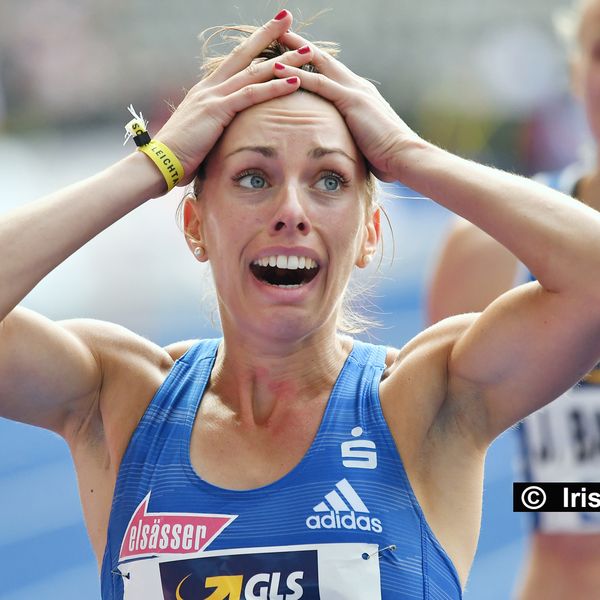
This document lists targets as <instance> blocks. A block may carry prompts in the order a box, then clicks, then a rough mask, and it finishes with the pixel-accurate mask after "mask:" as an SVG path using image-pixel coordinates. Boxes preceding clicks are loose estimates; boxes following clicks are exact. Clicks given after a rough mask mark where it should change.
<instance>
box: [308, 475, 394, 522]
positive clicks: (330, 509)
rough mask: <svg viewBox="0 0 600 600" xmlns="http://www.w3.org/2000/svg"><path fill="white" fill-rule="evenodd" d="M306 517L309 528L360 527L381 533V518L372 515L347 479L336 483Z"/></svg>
mask: <svg viewBox="0 0 600 600" xmlns="http://www.w3.org/2000/svg"><path fill="white" fill-rule="evenodd" d="M313 511H314V512H315V513H316V514H314V515H310V516H309V517H308V518H307V519H306V526H307V527H308V528H309V529H359V530H360V531H373V532H375V533H381V532H382V531H383V527H382V526H381V520H380V519H376V518H373V517H371V516H370V512H369V509H368V508H367V506H366V505H365V503H364V502H363V501H362V500H361V498H360V496H359V495H358V494H357V493H356V491H355V490H354V488H353V487H352V486H351V485H350V483H349V481H348V480H347V479H342V480H341V481H338V482H337V483H336V484H335V488H334V489H333V490H331V492H329V493H328V494H326V495H325V500H323V502H319V504H317V505H316V506H315V507H314V508H313ZM357 513H359V514H357Z"/></svg>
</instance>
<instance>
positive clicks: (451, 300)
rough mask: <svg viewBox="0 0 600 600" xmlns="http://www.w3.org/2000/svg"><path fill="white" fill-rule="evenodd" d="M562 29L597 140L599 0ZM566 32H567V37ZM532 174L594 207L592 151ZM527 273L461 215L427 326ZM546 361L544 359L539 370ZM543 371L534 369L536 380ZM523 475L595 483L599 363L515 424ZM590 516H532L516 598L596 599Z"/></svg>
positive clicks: (599, 189) (599, 557) (599, 536)
mask: <svg viewBox="0 0 600 600" xmlns="http://www.w3.org/2000/svg"><path fill="white" fill-rule="evenodd" d="M570 25H571V27H570V30H571V31H570V32H569V31H568V29H569V23H566V22H563V23H562V27H563V29H564V31H563V33H565V34H566V35H567V36H568V37H569V39H568V40H567V41H569V42H570V44H569V46H570V48H569V50H570V59H571V69H572V78H571V81H572V88H573V93H574V95H575V96H576V97H577V98H578V99H579V100H580V101H581V102H583V105H584V107H585V111H586V115H587V119H588V122H589V129H590V131H591V132H592V134H593V137H594V140H595V142H598V141H599V140H600V1H599V0H584V1H583V2H579V3H577V5H576V6H575V7H574V8H573V12H572V13H571V22H570ZM569 34H571V35H569ZM595 158H596V160H595V162H594V164H592V165H585V166H584V165H582V164H573V165H570V166H569V167H567V168H566V169H563V170H561V171H559V172H555V173H544V174H541V175H539V176H537V177H536V179H538V180H539V181H541V182H543V183H545V184H546V185H548V186H550V187H552V188H554V189H557V190H559V191H561V192H563V193H565V194H568V195H572V196H574V197H576V198H578V199H579V200H581V201H582V202H584V203H585V204H587V205H588V206H590V207H592V208H594V209H596V210H600V155H599V154H598V152H597V151H596V154H595ZM532 279H533V276H532V275H531V274H530V273H529V272H528V271H527V270H526V269H525V268H524V267H523V266H522V265H521V264H520V263H519V261H518V260H517V259H516V258H515V256H514V255H513V254H512V253H511V252H509V251H508V250H507V249H506V248H505V247H504V246H502V245H501V244H499V243H498V242H497V241H496V240H494V239H493V238H491V237H490V236H489V235H487V234H486V233H484V232H483V231H482V230H481V229H479V228H477V227H475V226H474V225H472V224H471V223H469V222H468V221H465V220H458V221H456V223H455V224H454V226H453V229H452V231H451V232H450V234H449V237H448V238H447V240H446V242H445V245H444V247H443V249H442V252H441V255H440V258H439V262H438V264H437V265H436V268H435V271H434V276H433V280H432V282H431V288H430V293H429V298H428V315H429V320H430V322H431V323H435V322H437V321H440V320H441V319H444V318H445V317H448V316H450V315H456V314H461V313H466V312H479V311H482V310H484V309H485V308H486V307H487V306H488V305H489V304H490V303H492V302H493V301H494V300H495V299H496V298H497V297H498V296H500V295H501V294H502V293H504V292H505V291H507V290H508V289H510V288H511V287H513V286H514V285H515V284H519V283H525V282H526V281H530V280H532ZM552 368H554V367H553V365H552V364H551V363H549V364H548V369H552ZM545 375H546V372H545V371H544V370H542V371H540V377H544V376H545ZM518 432H519V436H520V447H521V450H522V457H521V458H522V461H521V465H522V467H523V469H522V473H521V474H520V475H521V479H523V480H525V481H540V482H542V481H582V482H586V481H600V369H598V368H596V369H594V370H593V371H591V372H590V373H589V374H588V375H587V377H585V378H584V379H583V380H582V381H581V383H580V384H579V385H577V386H575V387H574V388H572V389H571V390H569V391H568V392H566V393H565V394H564V395H563V396H561V397H560V398H559V399H558V400H556V401H555V402H552V403H551V404H549V405H547V406H546V407H544V408H543V409H541V410H539V411H538V412H536V413H534V414H533V415H531V416H529V417H528V418H527V419H526V420H525V421H524V422H523V423H522V424H521V426H520V427H519V430H518ZM599 565H600V513H591V512H590V513H584V512H582V513H550V512H549V513H535V516H534V522H533V528H532V535H531V540H530V546H529V554H528V557H527V560H526V563H525V566H524V570H523V573H522V578H521V581H520V584H519V591H518V598H519V599H520V600H554V599H556V600H563V599H565V598H568V599H569V600H579V599H581V600H588V599H591V598H599V597H600V568H599Z"/></svg>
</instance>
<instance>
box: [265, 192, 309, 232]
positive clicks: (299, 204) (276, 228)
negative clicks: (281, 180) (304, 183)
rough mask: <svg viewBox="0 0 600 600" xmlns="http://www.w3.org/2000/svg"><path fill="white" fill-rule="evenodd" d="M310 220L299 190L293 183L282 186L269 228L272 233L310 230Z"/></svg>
mask: <svg viewBox="0 0 600 600" xmlns="http://www.w3.org/2000/svg"><path fill="white" fill-rule="evenodd" d="M310 229H311V227H310V221H309V218H308V215H307V214H306V210H305V207H304V204H303V200H302V197H301V192H300V191H299V190H298V188H297V187H296V186H295V185H291V184H290V185H288V186H285V187H284V188H282V191H281V194H280V197H279V198H278V202H277V208H276V210H275V213H274V214H273V219H272V222H271V226H270V230H271V233H272V234H274V235H275V234H282V233H283V234H292V233H295V232H297V231H299V232H300V233H301V234H302V235H307V234H308V233H309V232H310Z"/></svg>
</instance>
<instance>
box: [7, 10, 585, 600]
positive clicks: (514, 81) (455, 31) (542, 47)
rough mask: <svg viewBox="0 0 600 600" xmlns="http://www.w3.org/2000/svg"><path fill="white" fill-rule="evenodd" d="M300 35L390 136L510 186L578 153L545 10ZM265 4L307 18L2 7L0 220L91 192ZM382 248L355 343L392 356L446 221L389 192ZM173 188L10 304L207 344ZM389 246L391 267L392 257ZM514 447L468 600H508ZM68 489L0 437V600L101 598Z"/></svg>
mask: <svg viewBox="0 0 600 600" xmlns="http://www.w3.org/2000/svg"><path fill="white" fill-rule="evenodd" d="M327 5H328V6H329V7H331V8H332V9H333V10H332V11H331V12H329V13H326V14H324V15H322V16H321V17H320V18H319V19H318V20H317V23H316V24H315V25H314V26H312V27H311V28H310V31H311V32H312V38H313V39H333V40H336V41H339V42H341V44H342V49H343V53H342V58H343V60H344V61H345V62H347V64H349V66H351V67H352V68H354V69H355V70H356V71H358V72H359V73H361V74H363V75H365V76H368V77H369V78H371V79H373V80H376V81H380V82H381V89H382V91H383V93H384V95H385V96H386V98H387V99H388V100H389V101H390V103H391V104H392V105H393V106H394V107H395V108H396V110H397V111H398V112H399V114H401V115H402V116H403V117H404V118H405V119H406V121H407V122H408V123H409V124H410V125H411V126H412V127H414V128H415V129H416V130H417V131H418V132H419V133H420V134H422V135H423V136H424V137H426V138H428V139H430V140H432V141H434V142H436V143H438V144H441V145H442V146H444V147H446V148H448V149H450V150H452V151H455V152H457V153H459V154H461V155H463V156H467V157H472V158H474V159H477V160H480V161H483V162H486V163H488V164H493V165H496V166H499V167H502V168H507V169H510V170H513V171H516V172H519V173H522V174H525V175H529V174H531V173H534V172H536V171H538V170H542V169H550V168H555V167H559V166H562V165H564V164H566V163H567V162H569V161H571V160H572V159H573V158H574V157H575V156H576V154H577V152H578V148H580V147H581V146H582V142H583V141H584V140H585V137H586V132H585V127H584V126H583V125H582V117H581V114H580V111H579V108H578V107H577V106H576V105H575V104H574V103H573V102H572V101H571V100H570V96H569V90H568V73H567V68H566V59H565V54H564V50H563V48H562V47H561V45H560V43H559V42H558V40H557V38H556V36H555V35H554V33H553V30H552V23H551V16H552V14H553V11H555V10H556V9H560V8H564V7H565V6H568V4H567V3H565V2H561V1H559V0H528V2H527V3H525V2H521V1H518V0H504V1H502V2H500V1H499V0H498V1H496V0H490V1H488V2H485V3H481V2H477V0H453V1H452V2H441V1H440V0H418V1H417V0H397V1H384V0H376V1H372V2H371V3H369V5H368V6H367V4H366V3H364V4H357V5H356V7H354V8H353V10H348V8H347V6H348V5H347V3H345V2H342V0H332V1H330V2H328V3H327ZM282 6H286V7H287V8H289V9H291V10H292V11H293V12H294V13H295V15H299V14H301V15H302V16H304V17H310V16H311V15H314V14H315V13H316V12H317V11H318V10H319V9H320V8H321V6H320V5H319V3H318V2H312V1H308V0H306V1H304V2H301V1H299V2H287V3H281V2H263V3H261V4H260V6H259V7H258V10H256V9H255V8H254V7H252V8H251V7H244V6H240V5H234V4H233V3H228V2H221V3H218V5H217V4H212V3H208V2H206V1H193V0H172V1H171V2H169V3H166V2H161V1H160V0H152V1H150V0H144V1H143V2H142V0H103V2H101V3H100V2H97V1H96V2H95V1H93V0H80V1H79V2H78V3H77V4H75V3H73V2H71V1H69V0H19V1H17V0H2V2H1V3H0V157H2V160H0V181H2V194H1V197H0V212H5V211H7V210H9V209H11V208H14V207H16V206H20V205H22V204H25V203H27V202H29V201H31V200H33V199H35V198H37V197H39V196H40V195H43V194H45V193H48V192H50V191H52V190H55V189H57V188H59V187H61V186H64V185H66V184H68V183H71V182H73V181H76V180H77V179H79V178H82V177H85V176H88V175H91V174H93V173H94V172H96V171H98V170H100V169H102V168H103V167H105V166H107V165H108V164H110V163H111V162H112V161H114V160H116V159H118V158H119V157H120V156H123V155H124V154H125V153H127V152H130V151H131V148H123V147H121V140H122V139H123V129H122V124H124V123H125V122H126V121H127V120H128V113H127V112H126V106H127V105H128V104H129V103H131V102H133V103H134V105H135V106H136V108H137V109H139V110H142V111H143V112H144V114H145V116H146V117H149V118H150V121H151V130H153V131H156V129H157V128H158V127H159V126H160V123H161V121H163V120H164V119H165V118H166V116H167V115H168V108H167V105H166V103H165V102H163V100H166V99H168V100H171V101H173V102H175V103H176V102H177V101H178V100H180V99H181V97H182V93H183V91H182V90H183V88H186V87H187V88H189V87H191V85H193V83H194V81H195V79H196V76H197V60H196V58H195V57H197V56H198V55H199V53H200V49H199V43H198V41H197V40H196V34H197V33H198V32H199V31H200V30H202V29H204V28H205V27H209V26H212V25H215V24H223V23H233V22H261V21H262V20H263V19H266V18H269V17H271V16H272V15H273V14H275V13H276V12H277V11H278V10H279V9H280V8H281V7H282ZM387 191H388V192H389V194H386V196H387V199H386V201H385V206H386V210H387V212H388V214H389V216H390V220H391V223H392V228H393V231H394V244H392V238H391V234H390V232H389V231H385V232H384V236H385V245H384V251H383V254H384V256H383V261H382V265H381V267H380V268H379V269H376V268H375V266H374V267H373V268H372V269H371V270H370V272H369V273H368V274H367V275H366V277H367V280H368V282H369V283H372V285H373V292H372V295H371V296H370V299H369V301H368V310H369V311H373V312H374V314H373V315H372V316H374V317H376V318H377V319H378V320H379V321H380V322H381V323H382V326H381V327H380V328H377V329H375V330H373V331H372V332H370V333H369V334H367V335H366V336H362V337H365V338H366V339H368V340H370V341H376V342H380V343H387V344H391V345H395V346H401V345H402V344H404V343H405V342H406V341H407V340H408V339H410V337H412V336H413V335H414V334H416V333H417V332H419V331H420V330H421V329H422V328H423V327H424V326H425V320H424V311H423V300H424V294H425V290H426V286H427V281H428V277H429V275H430V271H431V267H432V263H433V260H434V258H435V255H436V252H437V250H438V248H439V244H440V243H441V240H442V238H443V235H444V232H445V231H446V228H447V226H448V224H449V223H450V219H451V216H450V215H449V214H448V213H447V212H446V211H445V210H444V209H442V208H440V207H438V206H437V205H435V204H434V203H432V202H431V201H428V200H425V199H421V198H416V197H414V195H413V194H411V192H410V191H409V190H406V189H404V188H402V187H401V186H397V187H392V188H389V189H388V190H387ZM181 196H182V191H181V190H175V191H173V192H171V193H170V194H169V195H168V196H167V197H166V198H163V199H160V200H154V201H151V202H149V203H147V204H146V205H145V206H143V207H141V208H140V209H138V210H137V211H136V212H135V213H133V214H131V215H129V216H127V217H126V218H124V219H123V220H122V221H120V222H119V223H117V224H116V225H114V226H113V227H111V228H110V229H109V230H108V231H106V232H105V233H103V234H102V235H100V236H99V237H98V238H97V239H95V240H93V241H92V242H90V243H89V244H88V245H87V246H86V247H84V248H83V249H82V250H80V251H79V252H78V253H77V254H76V255H74V256H73V257H71V258H70V259H69V260H67V261H66V262H65V263H64V264H63V265H61V266H60V267H59V268H58V269H57V270H56V271H55V272H54V273H52V275H51V276H49V277H48V278H47V279H46V280H45V281H43V282H42V283H41V284H40V285H39V286H38V287H37V288H36V289H35V290H34V291H33V292H32V293H31V294H30V295H29V296H28V297H27V298H26V299H25V301H24V304H25V305H26V306H28V307H30V308H33V309H35V310H38V311H40V312H41V313H43V314H45V315H47V316H48V317H50V318H54V319H65V318H71V317H93V318H98V319H107V320H111V321H114V322H117V323H120V324H122V325H124V326H126V327H129V328H130V329H132V330H134V331H136V332H138V333H140V334H141V335H143V336H146V337H148V338H149V339H152V340H154V341H155V342H157V343H159V344H167V343H170V342H173V341H176V340H178V339H184V338H191V337H203V336H214V335H217V334H218V330H216V329H215V328H214V327H213V325H212V324H211V313H212V309H211V308H210V307H209V305H208V306H207V300H206V289H207V278H208V277H209V275H208V273H207V272H205V271H202V270H201V269H200V268H198V266H197V263H196V261H195V260H194V259H193V258H192V257H191V256H190V255H189V252H188V250H187V248H186V246H185V244H184V242H183V239H182V235H181V233H180V232H179V230H178V228H177V225H176V223H175V216H174V214H175V209H176V206H177V203H178V202H179V199H180V198H181ZM393 246H395V250H394V258H393V262H392V261H391V258H392V247H393ZM514 437H515V436H514V433H513V432H507V433H506V434H505V435H503V436H502V437H501V438H500V439H499V440H497V441H496V442H495V443H494V445H493V446H492V448H491V450H490V453H489V455H488V460H487V469H486V479H485V495H484V514H483V525H482V531H481V539H480V544H479V550H478V553H477V557H476V560H475V564H474V567H473V570H472V573H471V578H470V581H469V583H468V587H467V591H466V594H465V598H466V599H467V600H475V599H477V600H480V599H483V600H506V599H507V598H510V596H511V589H512V588H513V585H514V580H515V577H516V576H517V572H518V569H519V565H520V562H521V558H522V556H523V552H524V546H525V528H524V523H523V522H522V521H521V517H520V516H518V515H515V514H513V513H512V480H513V470H512V463H513V461H514V456H515V453H514V449H515V447H516V441H515V439H514ZM97 579H98V577H97V567H96V564H95V560H94V558H93V555H92V552H91V548H90V546H89V543H88V541H87V537H86V532H85V528H84V525H83V522H82V514H81V509H80V507H79V500H78V497H77V487H76V479H75V475H74V473H73V469H72V464H71V460H70V457H69V455H68V452H67V448H66V445H65V444H64V443H63V442H62V440H61V439H60V438H58V437H57V436H56V435H54V434H51V433H48V432H44V431H40V430H35V429H33V428H31V427H28V426H25V425H21V424H17V423H10V422H8V421H6V420H2V419H0V581H1V582H2V585H1V586H0V588H1V590H0V600H17V599H18V600H29V599H33V598H36V599H37V598H51V599H54V598H57V599H61V600H75V599H78V600H79V599H80V598H97V597H99V587H98V583H97Z"/></svg>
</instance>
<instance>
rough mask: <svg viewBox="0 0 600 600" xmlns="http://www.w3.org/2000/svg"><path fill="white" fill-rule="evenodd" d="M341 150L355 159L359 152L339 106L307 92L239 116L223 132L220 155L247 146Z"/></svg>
mask: <svg viewBox="0 0 600 600" xmlns="http://www.w3.org/2000/svg"><path fill="white" fill-rule="evenodd" d="M290 144H294V145H296V146H311V145H317V146H324V147H330V146H331V147H340V148H342V149H343V150H344V151H345V152H346V153H347V154H349V155H351V156H352V157H353V158H355V159H358V157H359V152H358V149H357V148H356V145H355V144H354V140H353V139H352V135H351V134H350V131H349V130H348V127H347V126H346V123H345V121H344V119H343V117H342V116H341V115H340V113H339V112H338V111H337V109H336V108H335V106H333V104H331V103H330V102H328V101H327V100H324V99H323V98H320V97H319V96H316V95H314V94H309V93H305V92H300V93H298V92H294V93H293V94H290V95H287V96H283V97H279V98H275V99H273V100H269V101H267V102H263V103H261V104H257V105H254V106H252V107H250V108H248V109H246V110H244V111H242V112H241V113H239V114H238V115H237V116H236V117H235V119H234V120H233V121H232V122H231V124H230V125H229V126H228V127H227V128H226V130H225V132H224V133H223V137H222V139H221V144H220V149H219V150H220V154H222V155H227V154H230V153H231V152H235V151H236V150H237V149H238V148H240V147H244V146H271V147H281V148H285V147H289V146H290Z"/></svg>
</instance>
